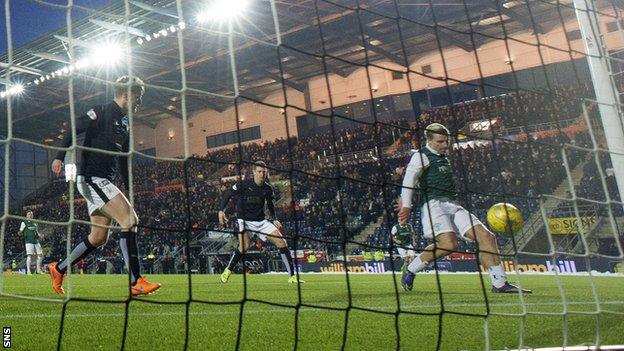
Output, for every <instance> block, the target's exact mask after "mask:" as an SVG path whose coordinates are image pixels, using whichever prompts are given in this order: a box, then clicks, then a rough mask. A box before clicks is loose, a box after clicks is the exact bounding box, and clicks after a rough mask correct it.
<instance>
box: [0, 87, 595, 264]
mask: <svg viewBox="0 0 624 351" xmlns="http://www.w3.org/2000/svg"><path fill="white" fill-rule="evenodd" d="M584 89H586V88H578V87H576V88H560V89H559V90H558V91H556V94H555V95H556V96H559V95H561V96H562V97H561V98H557V99H555V100H551V99H553V98H552V97H551V96H550V95H548V96H547V95H543V96H542V95H540V94H533V93H515V94H508V95H506V96H502V97H498V98H489V99H484V100H479V101H475V102H471V103H466V104H463V105H461V106H460V107H459V108H458V109H455V114H460V115H462V116H477V115H479V114H481V112H482V111H486V110H487V111H489V110H491V109H494V108H495V109H496V111H498V113H500V115H499V116H500V117H501V119H502V120H503V121H505V126H506V127H509V126H515V125H522V124H525V123H534V122H536V121H538V120H539V121H544V122H546V121H553V122H554V121H557V120H563V119H571V118H575V117H578V114H579V113H580V112H579V111H580V108H579V106H578V102H576V103H572V102H569V101H573V100H574V99H566V98H564V97H565V96H570V95H578V94H581V92H582V91H584ZM449 111H450V110H449V109H447V108H440V109H435V110H431V111H428V112H426V113H424V114H423V115H422V116H421V118H420V119H419V120H418V121H416V122H411V123H410V121H406V120H396V121H391V123H392V124H394V125H397V126H398V127H393V126H389V125H385V124H384V125H362V126H360V127H359V128H350V129H342V130H338V131H336V134H335V137H334V134H331V133H322V134H317V135H313V136H308V137H304V138H301V139H298V138H295V137H293V138H288V139H277V140H274V141H261V142H257V143H250V144H245V145H243V146H242V149H241V150H239V149H238V147H234V148H229V149H220V150H217V151H214V152H210V153H208V154H206V155H204V156H201V157H199V156H198V157H194V158H191V159H188V160H186V161H152V160H144V159H137V160H136V161H135V162H136V166H135V167H133V180H134V183H133V189H134V203H135V208H136V212H137V214H138V215H139V221H140V229H139V242H140V247H141V251H142V254H143V255H147V254H150V253H151V254H154V255H156V257H158V258H159V259H161V260H165V261H166V260H167V259H171V258H172V257H174V256H176V253H177V252H179V250H180V248H181V247H183V246H185V245H186V240H187V239H189V240H198V238H200V237H201V235H205V234H206V233H207V232H209V231H223V230H224V229H227V230H232V226H231V225H230V226H229V227H228V228H221V227H219V225H218V221H217V215H216V214H217V211H218V208H217V207H218V203H219V200H220V197H221V194H222V193H223V192H224V191H225V189H226V188H227V187H228V186H229V185H231V182H233V181H235V178H236V176H238V175H241V174H242V175H245V174H248V173H249V167H248V165H247V164H243V166H242V167H240V168H239V167H238V166H237V165H236V164H234V163H236V161H239V160H240V159H241V158H240V155H242V160H243V161H246V162H251V161H254V160H259V159H260V160H264V161H265V162H267V163H268V165H269V166H270V167H272V168H277V169H278V170H275V171H272V173H271V175H272V177H273V181H274V183H281V185H282V186H281V187H277V188H278V190H279V192H280V194H278V196H277V197H278V198H280V196H283V199H281V200H278V202H279V204H280V206H279V216H280V219H282V221H283V222H284V224H285V233H286V235H288V236H290V237H291V238H293V237H294V236H295V234H297V243H296V245H297V247H298V248H312V249H317V250H326V251H327V252H328V253H329V254H330V255H331V254H341V253H342V246H343V245H342V243H343V242H344V241H345V240H351V239H352V238H353V237H354V236H355V235H356V234H358V233H359V232H360V231H361V229H362V228H364V227H366V226H367V225H369V224H371V223H373V222H375V221H377V220H379V219H380V218H381V216H382V215H384V214H391V213H393V203H394V201H395V199H396V197H397V196H398V194H399V193H400V182H401V174H400V173H401V168H402V167H404V165H405V164H406V162H407V158H408V157H409V155H408V154H407V153H405V152H399V151H396V150H405V149H406V148H409V147H410V146H411V145H412V142H413V139H414V138H413V136H414V134H415V133H416V132H412V131H409V128H412V129H414V128H418V126H422V125H425V124H427V123H428V122H430V121H434V120H435V121H437V122H442V123H446V124H450V121H451V120H452V119H451V118H452V114H451V113H450V112H449ZM467 118H468V117H467ZM475 118H476V117H475ZM464 123H465V122H464ZM418 134H421V133H418ZM585 141H586V137H585V136H584V134H583V133H581V134H570V135H565V134H562V133H558V134H556V135H555V136H551V135H548V136H541V137H531V138H530V140H529V142H526V141H513V140H507V139H500V140H497V141H495V142H494V143H492V142H491V141H485V142H467V141H466V142H462V143H461V144H460V145H459V147H457V148H456V149H455V150H454V151H453V152H452V154H451V159H452V161H451V162H452V165H453V169H454V171H455V174H456V179H457V185H458V190H459V192H460V197H459V200H460V202H462V204H464V205H465V206H466V207H467V208H468V209H470V210H471V211H473V212H475V213H476V214H477V215H478V216H480V217H481V218H482V219H483V214H484V211H485V209H486V208H488V207H489V206H490V205H491V204H493V203H495V202H500V201H503V200H505V201H509V199H510V198H511V199H515V200H514V201H509V202H515V203H517V204H518V206H519V207H521V209H522V210H523V212H525V213H530V212H532V211H533V210H535V208H536V206H535V203H536V202H535V201H536V198H537V196H538V195H539V194H542V193H548V192H550V191H552V189H554V187H556V186H557V185H558V184H559V183H560V182H561V180H562V179H563V177H565V168H564V166H563V160H562V159H561V157H562V156H561V143H564V142H566V143H569V142H585ZM401 144H402V145H403V146H404V147H403V148H398V147H396V146H397V145H399V146H400V145H401ZM416 144H418V143H416ZM391 146H395V147H394V148H390V149H388V150H390V151H388V152H385V153H384V151H383V149H384V148H388V147H391ZM371 150H374V151H371ZM349 153H351V154H353V153H355V155H354V156H353V157H350V158H348V159H347V158H345V159H344V160H342V157H343V155H345V154H349ZM332 155H333V156H335V157H329V156H332ZM341 160H342V161H341ZM335 161H338V162H335ZM579 161H580V156H579V157H576V156H574V157H571V159H569V160H568V162H570V164H571V165H572V166H573V165H575V164H577V163H578V162H579ZM291 162H293V164H294V165H295V167H294V169H291V168H290V165H291ZM279 170H283V171H279ZM59 184H61V185H59ZM63 186H64V187H65V188H64V189H61V191H60V192H61V193H62V194H59V195H56V194H58V193H59V187H61V188H62V187H63ZM77 194H78V193H77V192H76V198H79V195H77ZM285 194H287V195H285ZM26 205H28V206H31V207H33V208H34V209H35V217H36V218H37V219H39V220H46V221H55V222H65V221H68V220H69V201H68V195H67V185H66V183H59V182H57V183H55V185H54V189H51V190H44V191H42V192H41V193H40V194H38V195H35V196H32V197H31V198H29V202H28V203H27V204H26ZM21 211H22V209H21V208H20V209H19V210H17V211H15V210H13V211H12V212H13V213H16V214H22V213H21ZM74 213H75V218H76V219H79V220H84V221H88V216H87V211H86V205H85V203H84V201H80V200H78V201H76V202H75V209H74ZM413 218H414V219H417V218H418V216H416V215H414V216H413ZM393 222H394V219H393V218H385V219H384V220H383V223H384V224H383V225H382V228H378V229H377V231H376V232H377V234H376V235H373V236H371V237H370V238H368V240H367V242H366V244H369V245H376V246H383V245H385V246H387V245H388V240H387V238H388V235H387V234H388V233H387V230H388V228H390V227H392V224H393ZM414 224H416V228H418V227H419V226H418V223H414ZM18 225H19V221H14V220H9V221H8V226H7V231H6V232H7V235H6V236H5V237H6V240H7V241H6V242H5V250H6V254H8V256H9V257H10V256H11V255H14V254H16V253H19V252H21V251H23V243H22V242H21V240H20V239H19V238H17V236H16V234H15V233H17V227H18ZM42 228H43V231H44V234H46V237H45V239H44V247H46V249H47V257H48V259H49V260H56V259H60V258H62V257H63V256H65V253H66V250H67V244H66V241H65V238H66V237H67V229H66V226H64V225H45V226H42ZM87 233H88V226H87V225H84V224H77V225H74V226H72V230H71V234H72V240H73V241H74V242H73V243H71V245H70V246H71V247H73V246H74V245H75V244H76V243H77V242H79V241H80V240H82V238H84V236H85V235H87ZM291 242H292V239H291ZM421 244H422V245H425V244H426V242H425V241H423V242H422V243H421ZM291 245H292V244H291ZM118 250H119V249H118V245H117V243H114V242H112V241H109V243H107V244H106V245H105V247H104V248H103V249H102V250H99V251H98V254H97V255H96V257H97V256H98V255H99V256H103V257H120V254H119V251H118ZM185 259H186V258H185Z"/></svg>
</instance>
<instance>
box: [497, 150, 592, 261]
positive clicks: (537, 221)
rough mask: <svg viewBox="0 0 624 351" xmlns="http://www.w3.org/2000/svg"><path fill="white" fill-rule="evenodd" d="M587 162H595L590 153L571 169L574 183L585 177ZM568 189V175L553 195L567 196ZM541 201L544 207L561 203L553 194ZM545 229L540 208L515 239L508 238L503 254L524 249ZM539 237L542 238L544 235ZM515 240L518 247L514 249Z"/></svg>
mask: <svg viewBox="0 0 624 351" xmlns="http://www.w3.org/2000/svg"><path fill="white" fill-rule="evenodd" d="M587 162H593V158H591V156H590V155H588V156H587V157H586V158H585V160H583V161H582V162H579V164H578V165H577V166H576V167H574V169H572V170H571V171H570V176H571V178H572V181H573V183H574V184H578V183H579V182H580V181H581V178H582V177H583V167H584V166H585V164H587ZM568 190H570V183H569V182H568V178H567V177H566V178H564V179H563V180H562V181H561V183H559V185H558V186H557V187H556V188H555V190H554V191H553V192H552V195H553V196H558V197H565V196H566V195H567V191H568ZM541 202H542V206H543V207H544V208H556V207H557V206H558V205H559V203H561V200H559V199H557V198H553V197H551V196H545V197H542V198H541ZM543 230H544V220H543V219H542V213H541V211H539V210H537V211H534V212H533V213H532V214H531V215H530V216H529V218H527V220H526V221H525V224H524V226H523V227H522V229H521V230H520V232H518V233H516V235H514V239H515V240H507V242H505V244H504V245H503V247H502V248H501V250H500V252H501V254H502V255H509V256H513V255H515V254H516V253H517V252H520V251H523V250H524V248H525V247H526V246H527V245H528V244H529V243H530V242H531V241H532V240H533V238H535V237H536V235H537V234H539V233H542V232H543ZM538 237H540V238H541V237H542V235H540V236H538ZM514 242H515V247H516V249H514Z"/></svg>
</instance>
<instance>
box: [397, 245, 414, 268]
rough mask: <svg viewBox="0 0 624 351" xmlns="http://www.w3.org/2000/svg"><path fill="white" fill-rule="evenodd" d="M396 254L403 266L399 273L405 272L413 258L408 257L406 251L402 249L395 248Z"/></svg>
mask: <svg viewBox="0 0 624 351" xmlns="http://www.w3.org/2000/svg"><path fill="white" fill-rule="evenodd" d="M397 252H398V254H399V257H401V260H403V265H402V266H401V272H405V270H407V266H408V265H409V264H410V262H411V260H412V259H413V258H414V257H412V256H409V255H408V249H405V248H403V247H397Z"/></svg>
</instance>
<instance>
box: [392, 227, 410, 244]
mask: <svg viewBox="0 0 624 351" xmlns="http://www.w3.org/2000/svg"><path fill="white" fill-rule="evenodd" d="M413 232H414V227H412V225H411V224H409V223H407V224H404V225H400V224H395V225H394V227H392V236H393V237H394V238H396V239H398V240H400V241H401V245H411V244H412V233H413Z"/></svg>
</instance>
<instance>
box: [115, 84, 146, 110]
mask: <svg viewBox="0 0 624 351" xmlns="http://www.w3.org/2000/svg"><path fill="white" fill-rule="evenodd" d="M128 85H129V86H130V94H128ZM143 93H145V83H143V81H142V80H141V78H137V77H132V78H130V77H128V76H122V77H119V78H118V79H117V80H116V81H115V101H117V103H118V104H119V106H120V107H121V108H122V110H123V111H124V112H125V113H128V111H129V110H130V108H132V111H133V112H137V110H138V108H139V106H141V103H142V102H143V100H142V99H143Z"/></svg>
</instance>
